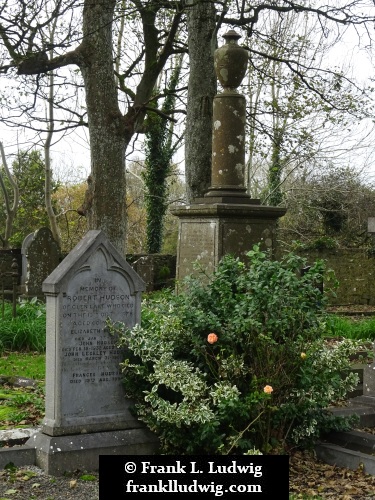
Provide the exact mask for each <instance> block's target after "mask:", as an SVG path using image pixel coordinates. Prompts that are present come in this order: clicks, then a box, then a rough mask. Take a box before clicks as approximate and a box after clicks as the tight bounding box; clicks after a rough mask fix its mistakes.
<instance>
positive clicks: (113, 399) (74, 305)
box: [27, 231, 157, 475]
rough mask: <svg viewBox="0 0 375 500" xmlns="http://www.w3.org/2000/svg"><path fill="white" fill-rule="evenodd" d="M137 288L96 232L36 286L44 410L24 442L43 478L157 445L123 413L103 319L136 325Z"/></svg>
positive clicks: (126, 409) (118, 353) (115, 355)
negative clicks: (42, 321)
mask: <svg viewBox="0 0 375 500" xmlns="http://www.w3.org/2000/svg"><path fill="white" fill-rule="evenodd" d="M144 288H145V285H144V283H143V281H142V280H141V279H140V278H139V276H138V275H137V274H136V272H135V271H134V270H133V269H132V267H131V266H130V265H129V264H128V263H127V262H126V261H125V259H124V258H123V257H122V256H121V255H120V254H119V252H117V250H116V249H115V248H114V247H113V245H112V244H111V243H110V242H109V241H108V239H107V238H106V237H105V235H104V234H103V233H102V232H101V231H89V232H88V233H87V234H86V236H85V237H84V238H83V239H82V240H81V242H80V243H79V244H78V245H77V246H76V247H75V248H74V249H73V250H72V251H71V252H70V253H69V255H68V256H67V257H66V258H65V259H64V260H63V261H62V262H61V263H60V264H59V266H58V267H57V268H56V269H55V270H54V271H53V272H52V273H51V274H50V275H49V276H48V278H47V279H46V280H45V281H44V283H43V291H44V293H45V295H46V307H47V350H46V412H45V418H44V421H43V425H42V430H41V432H40V433H38V434H37V435H36V436H33V437H32V438H30V440H29V441H28V443H27V445H28V446H33V447H35V448H36V461H37V465H39V466H40V467H41V468H43V469H44V470H45V471H46V472H47V473H48V474H52V475H61V474H63V473H64V472H65V471H72V470H75V469H81V470H96V469H98V467H99V455H100V454H107V455H112V454H121V455H126V454H147V453H152V452H153V451H154V450H155V447H156V445H157V443H156V438H155V436H154V435H153V434H151V433H149V432H148V431H146V429H145V428H144V426H143V424H141V423H140V422H139V421H138V420H137V419H136V418H135V417H134V416H133V415H132V414H131V411H130V406H131V401H129V400H127V399H126V398H125V394H124V389H123V385H122V382H121V380H122V375H121V370H120V366H119V363H120V362H121V361H123V360H124V358H125V356H124V351H123V350H121V349H119V348H118V347H117V346H116V338H115V337H114V336H113V335H112V334H111V333H110V332H109V330H108V328H107V319H110V320H111V321H112V322H122V323H124V324H125V325H126V326H128V327H132V326H134V325H135V324H136V323H138V322H139V321H140V312H141V311H140V306H141V292H142V291H143V290H144Z"/></svg>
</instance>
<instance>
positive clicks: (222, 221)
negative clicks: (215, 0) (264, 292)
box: [173, 30, 286, 281]
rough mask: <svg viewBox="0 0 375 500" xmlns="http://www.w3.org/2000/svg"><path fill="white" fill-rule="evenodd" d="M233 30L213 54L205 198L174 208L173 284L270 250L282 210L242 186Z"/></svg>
mask: <svg viewBox="0 0 375 500" xmlns="http://www.w3.org/2000/svg"><path fill="white" fill-rule="evenodd" d="M239 38H240V35H238V34H237V33H236V32H235V31H233V30H231V31H229V32H228V33H226V35H224V39H225V41H226V43H225V45H224V46H222V47H220V48H219V49H217V50H216V51H215V58H214V63H215V71H216V75H217V78H218V80H219V81H220V83H221V85H222V86H223V92H222V93H220V94H217V95H216V96H215V97H214V102H213V137H212V168H211V186H210V188H209V190H208V192H207V193H205V195H204V197H203V198H197V199H195V200H194V201H193V203H191V204H190V205H188V206H185V207H181V208H178V209H176V210H174V211H173V214H174V215H176V216H177V217H178V218H179V241H178V249H177V271H176V278H177V280H178V281H179V280H181V279H183V278H184V277H185V276H187V275H189V274H192V273H193V263H194V262H195V261H199V263H200V265H201V267H203V268H204V269H205V270H206V272H208V273H210V272H212V271H213V270H214V269H215V268H216V266H217V264H218V262H219V261H220V260H221V258H222V257H223V256H224V255H227V254H232V255H235V256H238V257H240V258H243V259H244V258H245V255H246V253H247V252H248V251H249V250H251V248H252V246H253V245H254V244H256V243H262V244H263V246H264V248H267V249H270V250H273V249H274V247H275V229H276V222H277V219H278V218H279V217H281V216H282V215H284V214H285V212H286V210H285V209H284V208H280V207H271V206H264V205H260V200H258V199H252V198H250V196H249V195H248V194H247V192H246V186H245V122H246V101H245V97H244V96H243V95H241V94H239V93H238V91H237V88H238V86H239V85H240V84H241V81H242V79H243V77H244V76H245V73H246V69H247V61H248V54H247V51H246V50H245V49H244V48H242V47H240V46H239V45H238V39H239Z"/></svg>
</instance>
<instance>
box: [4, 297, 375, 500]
mask: <svg viewBox="0 0 375 500" xmlns="http://www.w3.org/2000/svg"><path fill="white" fill-rule="evenodd" d="M36 307H37V306H36ZM362 309H363V308H362ZM340 312H342V311H340ZM347 312H348V311H347ZM366 312H368V313H370V312H371V311H370V310H369V308H366ZM356 313H357V314H358V313H359V314H364V313H365V311H364V310H362V311H356ZM357 318H358V316H357ZM369 321H371V318H369V319H367V317H366V316H363V317H362V316H360V321H358V320H357V321H356V322H355V324H356V327H355V328H354V327H353V328H352V329H350V327H349V329H348V330H347V331H346V332H345V333H346V334H347V335H352V336H353V337H357V336H358V335H359V333H358V331H359V329H360V328H359V326H360V325H361V324H362V325H363V324H364V323H368V322H369ZM365 331H366V330H365ZM342 333H344V332H342ZM34 340H35V339H34ZM24 341H25V338H23V340H22V342H24ZM19 347H20V346H19ZM27 350H28V351H29V352H25V351H27ZM44 376H45V355H44V354H43V351H42V352H35V351H33V350H31V351H30V349H27V348H26V349H24V350H21V349H20V350H16V349H13V350H12V349H2V351H1V354H0V379H1V380H0V429H14V428H20V427H21V428H22V427H26V428H30V427H35V426H38V425H39V424H40V423H41V421H42V419H43V416H44ZM20 380H21V382H23V383H22V384H19V383H18V382H19V381H20ZM25 380H26V381H25ZM18 385H21V387H18ZM22 385H23V387H22ZM367 431H371V430H370V429H367ZM18 444H20V443H18ZM11 445H12V444H11V443H9V442H3V443H1V444H0V446H3V447H6V446H11ZM289 479H290V487H289V491H290V500H297V499H304V500H310V499H313V498H315V499H325V498H327V499H328V498H331V499H342V500H362V499H370V498H375V476H371V475H368V474H365V472H364V471H363V470H362V469H361V468H359V469H358V470H350V469H345V468H340V467H335V466H331V465H327V464H326V463H323V462H321V461H319V460H317V459H316V457H315V455H314V452H313V451H312V450H298V449H293V450H290V474H289ZM73 498H74V499H75V500H97V498H98V473H97V472H92V471H83V470H77V471H74V472H72V473H70V474H69V475H66V476H63V477H57V478H56V477H52V476H48V475H47V474H45V472H44V471H42V470H40V469H39V468H37V467H35V466H30V467H20V468H15V467H12V466H11V465H10V466H9V467H8V468H6V469H4V470H2V471H0V500H5V499H6V500H34V499H40V500H63V499H64V500H65V499H73Z"/></svg>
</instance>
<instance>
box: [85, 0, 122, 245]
mask: <svg viewBox="0 0 375 500" xmlns="http://www.w3.org/2000/svg"><path fill="white" fill-rule="evenodd" d="M115 5H116V1H115V0H106V2H102V1H93V0H89V1H88V0H86V1H85V5H84V9H83V42H82V45H81V48H80V51H81V55H82V57H81V58H80V64H79V65H80V68H81V71H82V75H83V79H84V83H85V90H86V105H87V115H88V124H89V132H90V150H91V176H90V177H91V179H90V183H89V192H88V199H87V198H86V214H87V216H88V222H89V227H90V228H91V229H101V230H102V231H103V232H104V233H105V234H106V235H107V237H108V238H109V240H110V241H111V242H112V243H113V244H114V245H115V247H116V248H117V249H118V250H119V251H120V252H122V253H123V254H125V250H126V249H125V235H126V203H125V196H126V181H125V149H126V146H127V140H126V138H125V133H124V122H123V117H122V115H121V112H120V110H119V107H118V99H117V90H116V85H115V78H114V72H113V56H112V50H113V41H112V23H113V17H114V8H115ZM99 181H100V186H98V182H99ZM98 193H100V195H99V196H98Z"/></svg>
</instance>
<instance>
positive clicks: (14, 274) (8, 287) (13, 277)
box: [0, 259, 19, 319]
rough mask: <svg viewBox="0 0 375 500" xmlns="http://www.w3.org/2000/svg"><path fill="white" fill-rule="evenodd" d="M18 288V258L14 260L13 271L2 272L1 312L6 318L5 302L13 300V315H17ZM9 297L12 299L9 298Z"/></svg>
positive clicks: (0, 277) (0, 290) (0, 275)
mask: <svg viewBox="0 0 375 500" xmlns="http://www.w3.org/2000/svg"><path fill="white" fill-rule="evenodd" d="M18 295H19V290H18V264H17V259H13V260H12V265H11V271H8V272H5V273H0V300H1V314H2V318H3V319H4V314H5V302H9V301H11V302H12V316H13V318H15V317H16V315H17V309H16V308H17V297H18ZM9 297H11V298H10V300H9Z"/></svg>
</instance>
